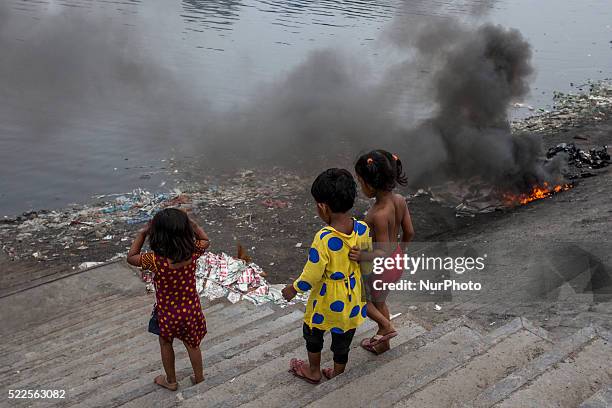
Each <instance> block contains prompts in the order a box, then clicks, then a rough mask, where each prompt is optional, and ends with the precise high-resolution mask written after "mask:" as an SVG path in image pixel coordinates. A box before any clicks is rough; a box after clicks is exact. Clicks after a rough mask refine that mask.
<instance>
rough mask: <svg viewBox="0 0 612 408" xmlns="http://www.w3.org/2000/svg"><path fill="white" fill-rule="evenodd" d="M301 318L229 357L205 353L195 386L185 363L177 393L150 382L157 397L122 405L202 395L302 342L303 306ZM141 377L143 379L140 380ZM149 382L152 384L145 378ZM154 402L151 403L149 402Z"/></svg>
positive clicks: (162, 404)
mask: <svg viewBox="0 0 612 408" xmlns="http://www.w3.org/2000/svg"><path fill="white" fill-rule="evenodd" d="M300 314H301V315H300V320H299V321H296V322H294V323H292V324H291V325H286V326H285V327H281V328H280V330H279V331H278V332H277V333H273V336H271V337H268V338H267V339H264V340H265V341H262V342H260V343H259V344H258V345H256V346H255V347H251V348H249V349H247V350H239V349H238V350H236V351H231V355H232V358H231V359H226V358H221V359H220V358H219V357H222V356H223V355H219V354H217V355H216V357H215V356H213V357H212V358H208V357H206V358H205V360H206V362H205V375H206V381H204V382H203V383H201V384H198V385H196V386H191V383H190V381H189V378H188V375H189V374H191V368H190V367H187V368H185V369H184V370H183V371H182V372H179V373H178V375H177V378H179V385H180V388H181V391H180V392H179V393H178V395H176V396H174V395H171V396H168V394H167V393H165V392H164V390H160V389H159V388H158V387H156V386H153V388H154V389H155V395H156V398H152V394H151V395H149V394H147V395H144V396H142V397H140V398H137V399H134V400H132V401H130V402H128V403H127V404H126V405H125V406H128V407H139V406H143V405H146V406H151V407H165V406H171V405H172V403H174V402H175V399H176V398H178V399H181V400H183V399H185V398H190V397H194V396H197V395H202V394H204V393H207V392H208V391H209V390H210V389H212V388H214V387H216V386H219V385H222V384H224V383H228V382H232V381H234V380H235V379H237V378H240V376H241V375H242V374H244V373H247V372H250V371H251V370H253V369H255V368H257V367H260V366H262V365H264V364H266V362H268V361H270V360H271V359H274V358H276V357H279V356H285V355H287V354H288V353H289V352H291V351H293V350H294V349H295V348H297V347H298V346H299V345H300V344H301V343H302V342H303V340H302V329H301V323H300V322H301V318H302V316H303V310H302V309H300ZM295 326H299V329H297V328H296V329H289V327H295ZM141 381H142V380H141ZM148 381H149V382H148V383H147V384H148V385H149V386H152V385H151V383H150V381H151V378H149V379H148ZM150 404H153V405H150Z"/></svg>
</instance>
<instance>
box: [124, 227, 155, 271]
mask: <svg viewBox="0 0 612 408" xmlns="http://www.w3.org/2000/svg"><path fill="white" fill-rule="evenodd" d="M149 227H150V224H147V226H146V227H144V228H143V229H141V230H140V231H139V232H138V235H137V236H136V239H135V240H134V242H132V246H131V247H130V250H129V251H128V254H127V263H129V264H130V265H133V266H142V261H141V259H140V258H141V257H140V251H141V250H142V246H143V245H144V242H145V239H146V238H147V235H148V234H149Z"/></svg>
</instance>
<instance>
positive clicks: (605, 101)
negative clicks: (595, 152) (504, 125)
mask: <svg viewBox="0 0 612 408" xmlns="http://www.w3.org/2000/svg"><path fill="white" fill-rule="evenodd" d="M587 86H588V91H586V92H582V93H578V94H570V93H562V92H554V94H553V102H554V107H553V109H552V110H551V111H550V112H539V114H538V115H535V116H531V117H529V118H526V119H521V120H517V121H515V122H513V123H512V129H513V130H514V131H526V132H547V131H555V130H559V129H563V128H572V127H574V126H575V125H577V124H579V122H584V121H585V120H589V121H596V122H597V121H601V120H604V119H605V118H606V117H608V116H609V115H610V111H611V110H612V82H610V81H605V80H604V81H598V82H589V83H587V84H585V86H584V87H581V88H586V87H587ZM519 105H520V104H519ZM523 106H524V105H523ZM517 107H519V106H517Z"/></svg>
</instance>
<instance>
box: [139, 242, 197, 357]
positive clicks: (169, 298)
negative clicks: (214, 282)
mask: <svg viewBox="0 0 612 408" xmlns="http://www.w3.org/2000/svg"><path fill="white" fill-rule="evenodd" d="M203 252H204V242H203V241H196V252H195V253H194V254H193V256H192V257H191V263H189V264H187V265H184V266H181V267H180V268H172V267H170V260H169V259H167V258H163V257H160V256H157V255H155V254H154V253H153V252H146V253H144V254H142V255H141V263H142V268H143V269H147V270H150V271H152V272H153V273H154V274H155V275H154V277H153V283H154V285H155V297H156V307H157V319H158V321H159V329H160V336H162V337H166V338H177V339H179V340H182V341H184V342H185V343H187V344H189V345H190V346H192V347H199V345H200V342H201V341H202V339H203V338H204V336H205V335H206V319H205V317H204V313H203V312H202V305H201V304H200V296H199V295H198V292H197V290H196V278H195V271H196V266H197V265H196V262H197V259H198V258H199V257H200V256H201V255H202V253H203Z"/></svg>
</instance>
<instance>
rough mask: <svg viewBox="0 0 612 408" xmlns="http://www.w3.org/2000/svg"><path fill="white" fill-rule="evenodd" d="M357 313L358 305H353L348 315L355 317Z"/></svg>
mask: <svg viewBox="0 0 612 408" xmlns="http://www.w3.org/2000/svg"><path fill="white" fill-rule="evenodd" d="M358 314H359V306H353V308H352V309H351V314H350V315H349V317H355V316H357V315H358Z"/></svg>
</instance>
